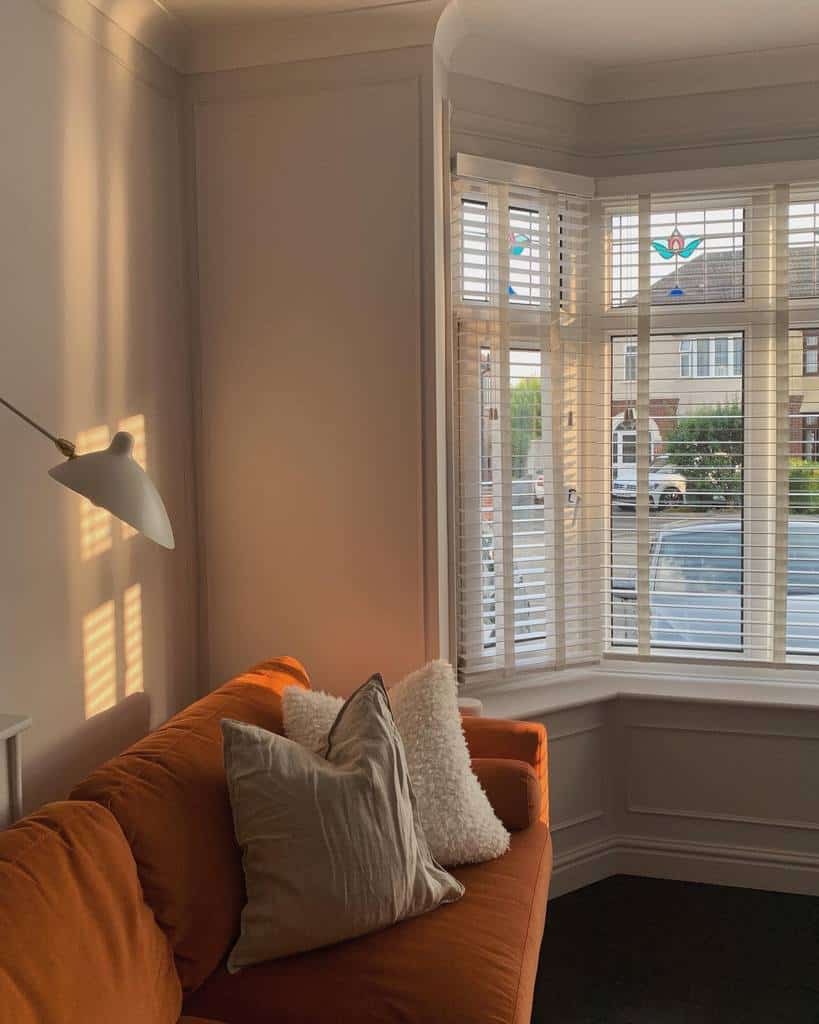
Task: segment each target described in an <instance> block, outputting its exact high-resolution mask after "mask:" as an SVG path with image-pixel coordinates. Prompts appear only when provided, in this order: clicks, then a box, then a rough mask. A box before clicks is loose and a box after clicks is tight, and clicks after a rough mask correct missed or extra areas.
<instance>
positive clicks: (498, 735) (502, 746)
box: [462, 715, 549, 825]
mask: <svg viewBox="0 0 819 1024" xmlns="http://www.w3.org/2000/svg"><path fill="white" fill-rule="evenodd" d="M462 722H463V727H464V735H465V736H466V743H467V746H468V747H469V754H470V756H471V757H472V759H473V760H474V759H475V758H484V757H492V758H497V757H500V758H504V759H508V760H512V761H524V762H525V763H526V764H528V765H531V766H532V768H533V769H534V772H535V775H536V776H537V778H538V780H539V782H540V820H541V821H542V822H544V823H545V824H546V825H548V824H549V759H548V746H547V743H546V729H545V728H544V726H543V725H541V724H540V723H539V722H517V721H509V720H507V719H504V718H477V717H475V716H472V715H465V716H464V717H463V718H462Z"/></svg>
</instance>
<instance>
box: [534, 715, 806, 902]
mask: <svg viewBox="0 0 819 1024" xmlns="http://www.w3.org/2000/svg"><path fill="white" fill-rule="evenodd" d="M542 720H543V721H544V722H545V723H546V725H547V728H548V730H549V752H550V793H551V803H552V830H553V839H554V847H555V874H554V881H553V884H552V895H553V896H558V895H560V894H562V893H564V892H570V891H571V890H572V889H576V888H579V887H581V886H583V885H588V884H590V883H592V882H594V881H597V880H599V879H601V878H604V877H606V876H607V875H610V874H615V873H626V874H639V875H648V876H652V877H660V878H679V879H687V880H689V881H698V882H710V883H713V884H721V885H739V886H748V887H754V888H762V889H774V890H779V891H782V892H803V893H811V894H819V713H817V712H815V711H805V710H796V709H790V708H772V707H749V706H737V705H729V704H724V703H719V704H718V703H711V702H708V703H706V702H695V701H671V700H660V699H642V698H641V699H633V698H619V699H617V700H612V701H608V702H605V703H598V704H590V705H584V706H581V707H578V708H573V709H571V710H568V711H563V712H557V713H554V714H550V715H549V716H546V717H544V718H543V719H542Z"/></svg>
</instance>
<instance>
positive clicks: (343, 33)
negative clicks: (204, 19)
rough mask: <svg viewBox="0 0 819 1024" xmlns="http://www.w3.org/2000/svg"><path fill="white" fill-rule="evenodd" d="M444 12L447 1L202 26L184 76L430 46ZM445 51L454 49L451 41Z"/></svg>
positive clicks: (410, 1) (416, 1)
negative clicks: (187, 72) (188, 73)
mask: <svg viewBox="0 0 819 1024" xmlns="http://www.w3.org/2000/svg"><path fill="white" fill-rule="evenodd" d="M446 7H447V0H404V2H399V3H392V4H389V5H388V6H385V7H365V8H359V9H357V10H350V11H339V12H331V13H326V14H319V15H302V16H300V17H292V18H266V19H263V20H259V21H254V22H249V21H242V22H236V23H234V24H228V25H222V24H221V23H220V24H218V25H213V26H206V25H203V26H200V27H199V28H196V29H194V31H193V33H192V38H191V50H190V59H189V62H188V68H187V70H188V71H189V72H190V73H192V74H196V73H207V72H212V71H231V70H235V69H238V68H249V67H256V66H259V65H264V64H290V63H295V62H297V61H306V60H320V59H323V58H327V57H341V56H350V55H353V54H361V53H373V52H376V51H379V50H395V49H401V48H405V47H411V46H431V45H432V44H433V42H434V41H435V34H436V30H437V27H438V22H439V19H440V18H441V15H442V14H443V12H444V9H445V8H446ZM450 34H451V33H450ZM448 46H449V48H450V49H451V47H452V46H454V42H453V41H452V40H451V39H449V40H448Z"/></svg>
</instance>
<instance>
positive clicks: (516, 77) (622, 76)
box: [451, 33, 819, 105]
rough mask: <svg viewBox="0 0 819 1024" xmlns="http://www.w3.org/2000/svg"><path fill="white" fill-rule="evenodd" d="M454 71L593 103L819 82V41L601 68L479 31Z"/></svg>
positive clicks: (465, 43)
mask: <svg viewBox="0 0 819 1024" xmlns="http://www.w3.org/2000/svg"><path fill="white" fill-rule="evenodd" d="M451 70H452V71H454V72H456V73H459V74H464V75H469V76H471V77H475V78H483V79H484V80H488V81H492V82H497V83H499V84H501V85H510V86H514V87H515V88H518V89H525V90H527V91H529V92H535V93H540V94H542V95H546V96H555V97H557V98H560V99H566V100H571V101H572V102H576V103H585V104H590V105H597V104H604V103H616V102H622V101H628V100H640V99H660V98H664V97H671V96H691V95H697V94H703V93H711V92H730V91H733V90H743V89H755V88H764V87H770V86H776V85H797V84H804V83H806V82H816V81H819V45H810V46H794V47H786V48H783V49H773V50H761V51H754V52H742V53H731V54H722V55H720V56H711V57H692V58H687V59H685V60H673V61H658V62H647V63H645V64H632V65H626V66H623V67H611V68H600V67H597V68H595V67H593V66H591V65H588V64H582V63H580V62H575V61H567V60H565V59H563V58H561V57H554V56H550V55H548V54H546V53H544V52H542V51H540V50H538V49H536V48H534V47H531V48H528V49H527V48H526V47H521V45H520V44H519V43H512V42H511V41H509V40H504V39H498V38H497V37H492V38H491V39H490V38H489V37H488V36H483V35H480V34H477V33H469V34H467V35H466V36H465V37H464V38H463V40H462V41H461V43H460V44H459V45H458V46H457V47H456V48H455V51H454V54H453V57H452V61H451Z"/></svg>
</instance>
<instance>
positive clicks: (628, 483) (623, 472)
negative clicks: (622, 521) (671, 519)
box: [611, 455, 686, 512]
mask: <svg viewBox="0 0 819 1024" xmlns="http://www.w3.org/2000/svg"><path fill="white" fill-rule="evenodd" d="M685 490H686V482H685V477H684V476H683V475H682V473H680V471H679V470H677V469H675V468H674V467H673V466H672V465H671V463H670V462H669V459H668V456H667V455H658V456H657V457H656V458H655V459H653V460H652V462H651V465H650V466H649V470H648V494H649V497H650V499H651V507H652V508H653V509H660V508H673V507H674V506H677V505H682V504H683V502H684V501H685ZM611 497H612V500H613V501H614V504H615V505H616V506H617V507H618V508H620V509H622V510H623V511H624V512H627V511H633V510H634V506H635V505H636V504H637V466H636V464H635V463H633V462H627V463H625V464H623V465H620V466H617V468H616V474H615V479H614V480H613V481H612V486H611Z"/></svg>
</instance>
